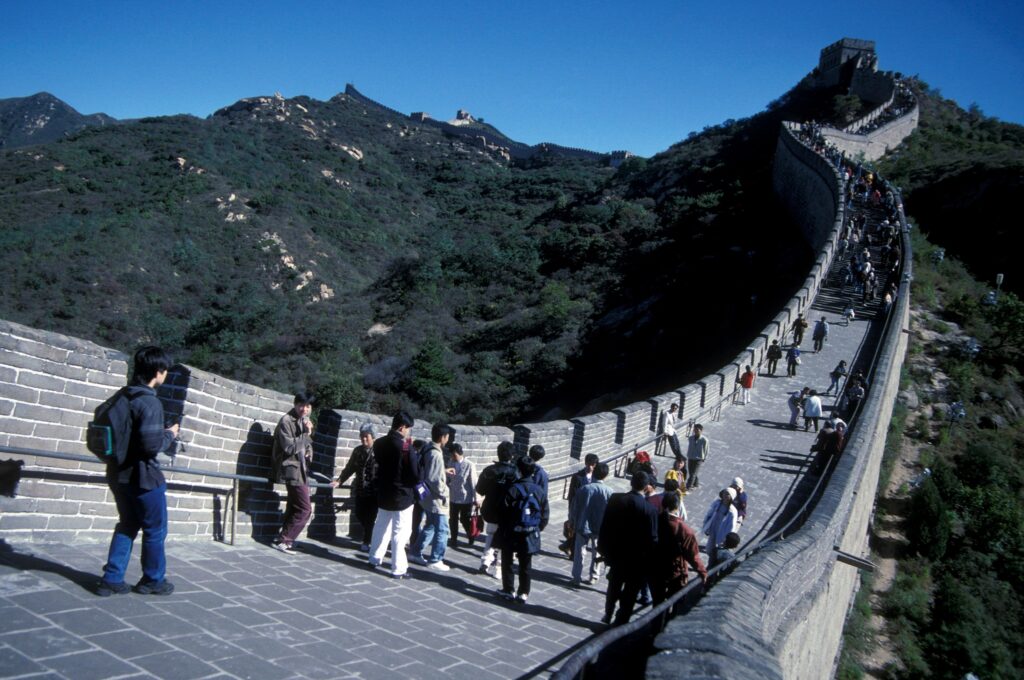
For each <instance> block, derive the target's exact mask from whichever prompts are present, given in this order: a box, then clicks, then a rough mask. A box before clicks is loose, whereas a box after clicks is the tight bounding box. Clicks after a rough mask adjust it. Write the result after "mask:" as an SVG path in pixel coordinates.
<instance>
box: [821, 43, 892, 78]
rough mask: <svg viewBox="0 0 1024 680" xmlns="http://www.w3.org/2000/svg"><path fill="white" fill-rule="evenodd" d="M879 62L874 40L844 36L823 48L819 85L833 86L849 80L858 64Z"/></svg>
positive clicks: (867, 64) (872, 64) (871, 64)
mask: <svg viewBox="0 0 1024 680" xmlns="http://www.w3.org/2000/svg"><path fill="white" fill-rule="evenodd" d="M877 62H878V57H877V55H876V54H875V41H874V40H858V39H857V38H843V39H842V40H839V41H837V42H834V43H832V44H831V45H829V46H828V47H826V48H824V49H822V50H821V56H820V57H819V59H818V85H821V86H823V87H832V86H835V85H838V84H839V83H841V82H844V81H845V82H849V79H850V76H851V75H852V73H853V70H854V69H856V68H857V67H858V66H866V67H873V66H874V65H875V64H877Z"/></svg>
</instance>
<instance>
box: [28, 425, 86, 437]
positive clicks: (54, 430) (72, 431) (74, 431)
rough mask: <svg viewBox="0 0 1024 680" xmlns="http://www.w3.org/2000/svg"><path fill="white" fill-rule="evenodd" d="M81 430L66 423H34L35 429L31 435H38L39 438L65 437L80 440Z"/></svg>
mask: <svg viewBox="0 0 1024 680" xmlns="http://www.w3.org/2000/svg"><path fill="white" fill-rule="evenodd" d="M82 433H83V430H82V429H81V428H76V427H68V426H66V425H50V424H46V423H43V424H39V425H36V428H35V430H34V431H33V432H32V436H34V437H39V438H41V439H66V440H72V441H81V440H82Z"/></svg>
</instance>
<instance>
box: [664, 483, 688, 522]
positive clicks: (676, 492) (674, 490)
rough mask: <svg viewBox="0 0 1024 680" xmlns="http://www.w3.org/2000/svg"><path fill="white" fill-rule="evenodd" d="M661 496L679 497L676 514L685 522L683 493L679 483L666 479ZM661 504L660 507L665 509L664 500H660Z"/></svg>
mask: <svg viewBox="0 0 1024 680" xmlns="http://www.w3.org/2000/svg"><path fill="white" fill-rule="evenodd" d="M661 495H662V496H678V497H679V511H678V512H677V513H676V514H677V515H679V516H680V517H682V518H683V520H684V521H685V520H686V518H687V517H686V505H684V504H683V495H684V491H683V489H682V487H681V485H680V483H679V482H678V481H677V480H675V479H666V480H665V490H664V491H662V492H661ZM661 503H662V507H665V506H664V503H665V501H664V499H662V501H661Z"/></svg>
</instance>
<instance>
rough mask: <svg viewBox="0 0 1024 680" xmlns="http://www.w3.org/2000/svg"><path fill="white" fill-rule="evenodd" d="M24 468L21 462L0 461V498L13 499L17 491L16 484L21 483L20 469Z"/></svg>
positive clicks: (12, 460) (23, 463)
mask: <svg viewBox="0 0 1024 680" xmlns="http://www.w3.org/2000/svg"><path fill="white" fill-rule="evenodd" d="M23 467H25V461H23V460H14V459H13V458H12V459H8V460H0V496H7V497H9V498H14V496H15V494H16V493H17V491H18V482H20V481H21V468H23Z"/></svg>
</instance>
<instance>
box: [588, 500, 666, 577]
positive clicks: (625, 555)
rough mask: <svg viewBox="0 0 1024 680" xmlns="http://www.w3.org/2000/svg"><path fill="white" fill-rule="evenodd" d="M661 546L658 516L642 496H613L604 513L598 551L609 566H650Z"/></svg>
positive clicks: (598, 539) (598, 538)
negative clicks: (658, 547)
mask: <svg viewBox="0 0 1024 680" xmlns="http://www.w3.org/2000/svg"><path fill="white" fill-rule="evenodd" d="M657 544H658V513H657V511H656V510H655V509H654V506H653V505H651V504H650V503H648V502H647V499H646V498H644V496H643V494H640V493H637V492H635V491H630V492H629V493H613V494H612V496H611V498H609V499H608V508H607V509H606V510H605V511H604V521H603V522H602V523H601V533H600V534H599V535H598V537H597V550H598V552H600V553H601V554H602V555H604V558H605V561H606V562H607V563H608V565H609V566H611V567H614V566H616V565H619V566H624V567H629V566H640V565H643V564H645V563H647V564H649V563H650V562H651V560H652V559H653V558H654V548H655V546H656V545H657Z"/></svg>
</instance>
